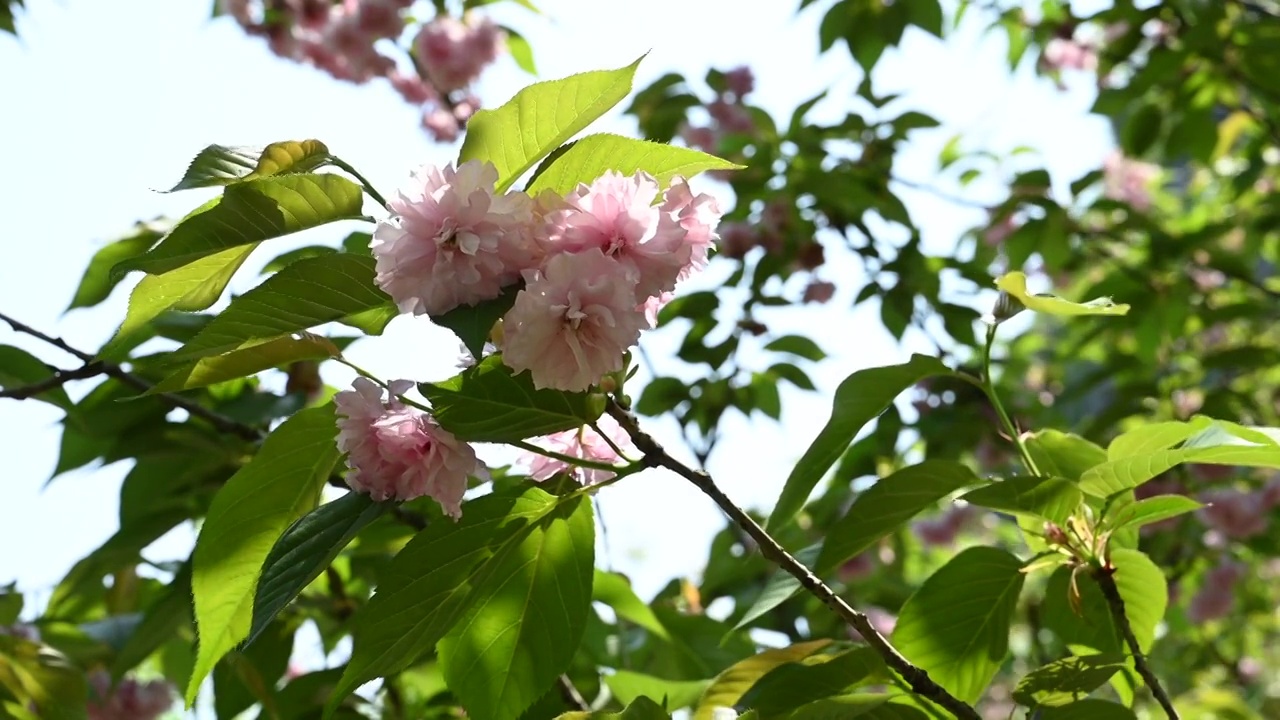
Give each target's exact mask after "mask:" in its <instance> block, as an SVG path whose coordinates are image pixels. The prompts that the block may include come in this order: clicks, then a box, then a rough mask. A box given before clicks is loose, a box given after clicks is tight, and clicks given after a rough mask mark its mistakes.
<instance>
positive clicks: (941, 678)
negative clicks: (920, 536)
mask: <svg viewBox="0 0 1280 720" xmlns="http://www.w3.org/2000/svg"><path fill="white" fill-rule="evenodd" d="M1021 570H1022V561H1021V560H1019V559H1018V558H1016V557H1014V556H1013V555H1010V554H1009V553H1008V552H1006V551H1004V550H1001V549H999V548H993V547H972V548H969V549H967V550H964V551H963V552H961V553H960V554H959V555H956V556H955V557H954V558H952V559H951V560H950V561H948V562H947V564H946V565H943V566H942V567H941V568H940V569H939V570H938V571H937V572H935V573H934V574H933V575H930V576H929V578H928V579H927V580H925V581H924V583H923V584H922V585H921V586H920V587H919V588H918V589H917V590H916V591H915V593H913V594H912V595H911V597H910V598H908V599H907V602H906V603H905V604H903V606H902V609H901V610H900V611H899V613H898V622H897V625H896V626H894V629H893V639H892V641H893V645H894V646H895V647H897V648H898V650H899V651H900V652H901V653H902V654H903V655H904V656H906V658H907V659H908V660H910V661H911V662H912V663H913V664H915V665H916V666H917V667H919V668H921V669H923V670H924V671H925V672H927V673H929V677H930V678H932V679H933V680H934V682H937V683H938V684H939V685H941V686H942V687H944V688H946V689H947V690H948V691H950V692H951V694H952V695H955V696H956V697H958V698H960V699H961V700H963V701H965V702H967V703H970V704H972V703H974V702H977V700H978V698H980V697H982V693H983V692H984V691H985V690H986V688H987V685H988V684H990V682H991V679H992V678H993V677H995V674H996V671H997V670H999V669H1000V666H1001V665H1002V664H1003V663H1004V660H1005V656H1006V655H1008V653H1009V626H1010V624H1011V623H1012V621H1013V616H1014V612H1015V611H1016V609H1017V604H1018V594H1019V593H1020V592H1021V591H1022V583H1023V580H1025V579H1026V576H1025V575H1024V574H1023V573H1022V572H1021Z"/></svg>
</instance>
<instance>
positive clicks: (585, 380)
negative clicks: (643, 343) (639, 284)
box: [502, 248, 645, 391]
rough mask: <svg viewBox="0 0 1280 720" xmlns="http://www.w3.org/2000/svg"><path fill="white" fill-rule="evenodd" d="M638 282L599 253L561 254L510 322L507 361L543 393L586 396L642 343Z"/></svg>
mask: <svg viewBox="0 0 1280 720" xmlns="http://www.w3.org/2000/svg"><path fill="white" fill-rule="evenodd" d="M634 287H635V286H634V276H633V274H632V273H630V272H629V271H628V269H627V268H626V267H625V266H623V265H622V264H620V263H619V262H617V261H615V260H613V259H611V258H608V257H605V255H604V253H603V252H602V251H601V250H600V249H599V248H590V249H587V250H584V251H582V252H578V253H572V254H568V253H562V254H557V255H553V256H552V257H551V258H550V260H548V261H547V263H546V267H545V268H544V269H543V270H542V271H541V272H538V273H530V275H529V280H528V284H527V285H526V286H525V288H524V289H523V290H521V291H520V293H519V294H518V295H516V301H515V305H514V306H513V307H512V308H511V310H510V311H509V312H508V313H507V315H506V317H505V318H503V336H504V337H503V342H502V357H503V362H505V363H506V364H507V366H508V367H510V368H511V369H513V370H515V371H516V372H520V371H523V370H528V371H529V373H530V374H531V375H532V376H533V384H534V385H535V386H536V387H538V388H556V389H559V390H570V391H579V390H586V389H588V388H590V387H591V386H592V385H594V384H596V383H597V382H599V381H600V378H602V377H604V376H605V375H606V374H608V373H611V372H616V371H618V370H621V369H622V354H623V353H624V352H626V351H627V349H629V348H630V347H631V346H632V345H635V343H636V341H637V340H639V339H640V331H641V329H642V328H643V327H644V325H645V316H644V313H643V312H641V311H639V310H637V309H636V308H637V307H639V303H638V302H637V301H636V295H635V289H634Z"/></svg>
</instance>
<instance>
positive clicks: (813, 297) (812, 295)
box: [802, 280, 836, 303]
mask: <svg viewBox="0 0 1280 720" xmlns="http://www.w3.org/2000/svg"><path fill="white" fill-rule="evenodd" d="M835 294H836V286H835V283H829V282H826V281H825V280H810V281H809V284H808V285H805V286H804V297H803V298H802V299H803V301H804V302H807V303H810V302H815V303H825V302H827V301H829V300H830V299H831V298H833V297H835Z"/></svg>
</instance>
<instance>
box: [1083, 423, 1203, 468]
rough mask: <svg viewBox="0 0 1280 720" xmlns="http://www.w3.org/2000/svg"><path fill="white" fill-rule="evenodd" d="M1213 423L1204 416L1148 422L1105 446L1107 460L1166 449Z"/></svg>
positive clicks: (1121, 458) (1148, 453)
mask: <svg viewBox="0 0 1280 720" xmlns="http://www.w3.org/2000/svg"><path fill="white" fill-rule="evenodd" d="M1212 423H1213V421H1212V420H1210V419H1209V418H1206V417H1197V418H1195V419H1194V420H1192V421H1191V422H1189V423H1184V422H1160V423H1148V424H1146V425H1142V426H1139V427H1138V428H1135V429H1133V430H1130V431H1129V432H1126V433H1122V434H1120V435H1118V436H1117V437H1116V439H1115V440H1112V441H1111V444H1110V445H1108V446H1107V459H1108V460H1123V459H1124V458H1127V457H1133V456H1135V455H1150V454H1151V453H1154V452H1158V451H1160V450H1168V449H1169V448H1171V447H1173V446H1174V445H1177V444H1178V443H1180V442H1182V441H1183V440H1186V439H1187V438H1189V437H1191V436H1192V435H1195V434H1196V433H1198V432H1200V431H1202V430H1205V429H1207V428H1208V427H1209V426H1210V425H1211V424H1212Z"/></svg>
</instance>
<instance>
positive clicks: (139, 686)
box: [85, 670, 175, 720]
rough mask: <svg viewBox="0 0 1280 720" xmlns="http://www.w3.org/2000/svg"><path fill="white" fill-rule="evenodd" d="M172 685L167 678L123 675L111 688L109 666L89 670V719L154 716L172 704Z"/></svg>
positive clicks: (145, 719) (138, 719) (125, 719)
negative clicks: (104, 668)
mask: <svg viewBox="0 0 1280 720" xmlns="http://www.w3.org/2000/svg"><path fill="white" fill-rule="evenodd" d="M174 699H175V697H174V692H173V686H172V685H170V684H169V683H168V682H167V681H165V680H151V681H148V682H140V681H138V680H135V679H133V678H124V679H123V680H121V681H120V683H119V684H118V685H116V687H115V689H114V691H113V690H112V688H111V674H110V673H108V672H107V671H106V670H94V671H93V672H91V673H89V703H88V705H87V706H86V708H85V709H86V710H87V711H88V716H89V720H155V719H156V718H158V717H160V716H161V715H163V714H165V713H166V712H168V711H169V710H171V709H172V708H173V704H174Z"/></svg>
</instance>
